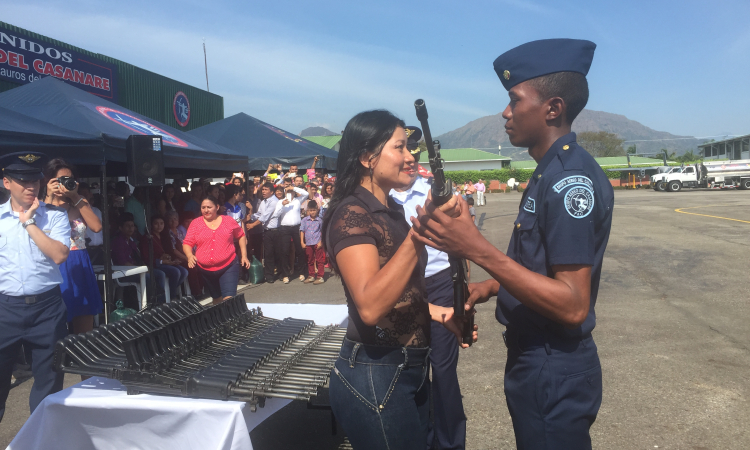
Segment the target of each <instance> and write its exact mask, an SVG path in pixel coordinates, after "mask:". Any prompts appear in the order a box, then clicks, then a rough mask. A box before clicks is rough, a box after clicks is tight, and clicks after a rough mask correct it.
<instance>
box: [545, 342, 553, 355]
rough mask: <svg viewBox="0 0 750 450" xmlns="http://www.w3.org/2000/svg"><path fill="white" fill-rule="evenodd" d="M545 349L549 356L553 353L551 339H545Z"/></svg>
mask: <svg viewBox="0 0 750 450" xmlns="http://www.w3.org/2000/svg"><path fill="white" fill-rule="evenodd" d="M544 351H546V352H547V356H549V355H551V354H552V348H551V347H550V345H549V340H546V341H544Z"/></svg>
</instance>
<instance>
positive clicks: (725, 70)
mask: <svg viewBox="0 0 750 450" xmlns="http://www.w3.org/2000/svg"><path fill="white" fill-rule="evenodd" d="M747 17H750V2H748V1H747V0H719V1H713V2H706V1H695V0H681V1H679V2H678V1H659V0H657V1H653V0H651V1H640V0H634V1H628V2H622V1H619V2H610V1H567V2H556V1H551V0H547V1H541V0H538V1H523V0H495V1H471V2H468V1H460V2H459V1H443V0H430V1H427V0H412V1H402V2H392V1H387V0H379V1H370V2H356V1H355V2H352V1H340V2H339V1H325V0H320V1H317V2H310V1H286V0H274V1H264V2H259V1H252V0H250V1H248V0H246V1H225V0H218V1H217V0H213V1H201V2H199V1H195V0H182V1H177V2H172V1H169V2H167V1H158V0H152V1H142V0H129V1H117V2H112V1H106V2H102V1H92V0H88V1H86V0H66V1H65V2H59V1H54V2H53V1H49V2H47V1H37V0H25V1H23V2H18V1H13V2H11V1H8V0H0V20H2V21H5V22H9V23H12V24H14V25H17V26H20V27H23V28H27V29H30V30H32V31H35V32H38V33H41V34H44V35H47V36H50V37H53V38H56V39H59V40H61V41H64V42H67V43H70V44H73V45H77V46H79V47H82V48H85V49H87V50H91V51H95V52H98V53H102V54H105V55H108V56H111V57H114V58H117V59H120V60H123V61H126V62H129V63H131V64H134V65H137V66H139V67H142V68H145V69H148V70H151V71H154V72H157V73H159V74H162V75H165V76H168V77H171V78H174V79H177V80H180V81H183V82H186V83H189V84H192V85H194V86H198V87H203V88H205V75H204V70H203V50H202V46H201V44H202V38H204V37H205V39H206V45H207V48H208V64H209V81H210V86H211V91H212V92H215V93H218V94H220V95H222V96H223V97H224V105H225V115H226V116H229V115H232V114H235V113H237V112H246V113H248V114H250V115H252V116H255V117H257V118H259V119H261V120H264V121H266V122H269V123H272V124H274V125H276V126H278V127H281V128H284V129H286V130H288V131H291V132H293V133H299V132H300V131H301V130H302V129H303V128H305V127H308V126H313V125H319V126H324V127H326V128H329V129H331V130H333V131H336V132H338V131H340V130H342V129H343V128H344V126H345V125H346V122H347V120H348V119H349V118H351V117H352V116H353V115H354V114H356V113H357V112H359V111H363V110H367V109H373V108H387V109H389V110H391V111H393V112H394V113H396V114H397V115H399V116H400V117H402V118H403V119H405V120H406V121H407V123H416V117H415V116H414V109H413V107H412V104H413V101H414V99H416V98H420V97H421V98H424V99H425V100H426V102H427V105H428V109H429V111H430V121H431V122H430V123H431V127H432V130H433V134H434V135H438V134H441V133H444V132H447V131H451V130H453V129H455V128H458V127H460V126H463V125H465V124H466V123H467V122H469V121H471V120H474V119H477V118H479V117H482V116H486V115H490V114H496V113H498V112H500V111H501V110H502V109H503V108H504V107H505V104H506V103H507V94H506V92H505V91H504V89H503V88H502V85H501V84H500V82H499V81H498V79H497V77H496V75H495V73H494V71H493V70H492V62H493V60H494V59H495V58H496V57H497V56H498V55H499V54H501V53H502V52H504V51H506V50H508V49H510V48H512V47H514V46H516V45H519V44H522V43H524V42H527V41H530V40H535V39H544V38H553V37H567V38H583V39H590V40H592V41H594V42H596V44H597V45H598V47H597V50H596V54H595V57H594V62H593V65H592V67H591V71H590V72H589V84H590V89H591V97H590V100H589V104H588V108H590V109H594V110H600V111H607V112H611V113H617V114H623V115H625V116H627V117H628V118H630V119H633V120H637V121H639V122H641V123H643V124H644V125H646V126H649V127H651V128H654V129H656V130H660V131H668V132H671V133H674V134H680V135H690V136H714V135H723V134H748V133H750V121H749V120H748V117H750V114H748V113H747V112H746V108H747V102H748V99H749V98H750V83H749V82H748V77H749V75H750V58H748V55H750V27H748V26H747V25H746V24H744V25H743V22H742V21H743V20H745V22H746V18H747Z"/></svg>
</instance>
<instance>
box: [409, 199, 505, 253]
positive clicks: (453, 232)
mask: <svg viewBox="0 0 750 450" xmlns="http://www.w3.org/2000/svg"><path fill="white" fill-rule="evenodd" d="M417 215H418V217H416V218H414V217H412V218H411V220H412V231H411V233H412V234H413V235H414V238H415V239H416V240H418V241H419V242H421V243H423V244H425V245H429V246H430V247H433V248H436V249H438V250H441V251H444V252H446V253H448V254H450V255H453V256H458V257H461V258H465V259H469V260H471V259H472V256H474V255H476V254H478V253H479V252H480V251H481V250H482V248H483V247H484V246H490V247H491V244H490V243H489V242H487V240H486V239H485V238H484V236H482V233H480V232H479V229H478V228H477V227H476V226H475V225H474V221H473V220H472V219H471V216H470V215H469V205H468V204H467V203H466V200H464V199H463V198H461V197H460V196H455V195H454V196H453V198H452V199H450V200H449V201H448V202H447V203H445V204H444V205H442V206H441V207H440V208H439V209H438V208H436V207H435V204H434V203H432V200H431V197H428V199H427V202H425V206H424V208H422V207H421V206H417ZM452 216H455V218H454V217H452Z"/></svg>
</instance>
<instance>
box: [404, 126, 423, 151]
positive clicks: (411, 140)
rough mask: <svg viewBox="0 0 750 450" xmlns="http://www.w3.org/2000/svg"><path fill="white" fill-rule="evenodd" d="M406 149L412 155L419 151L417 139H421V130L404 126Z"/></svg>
mask: <svg viewBox="0 0 750 450" xmlns="http://www.w3.org/2000/svg"><path fill="white" fill-rule="evenodd" d="M405 130H406V149H407V150H409V152H411V154H412V155H416V154H417V153H419V151H420V150H419V140H420V139H422V130H420V129H419V128H417V127H406V128H405Z"/></svg>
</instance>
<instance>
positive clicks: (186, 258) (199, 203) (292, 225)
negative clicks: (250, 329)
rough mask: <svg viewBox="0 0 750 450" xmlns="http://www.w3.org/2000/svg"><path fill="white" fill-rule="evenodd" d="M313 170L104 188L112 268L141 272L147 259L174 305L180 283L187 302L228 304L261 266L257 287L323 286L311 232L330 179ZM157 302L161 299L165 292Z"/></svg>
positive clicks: (316, 237)
mask: <svg viewBox="0 0 750 450" xmlns="http://www.w3.org/2000/svg"><path fill="white" fill-rule="evenodd" d="M316 163H317V160H316V161H315V162H314V163H313V166H312V167H311V168H310V169H307V170H305V171H301V170H299V169H298V167H297V166H296V165H291V166H290V167H289V169H288V170H286V171H285V170H284V168H282V166H281V165H280V164H277V165H269V166H268V169H267V170H266V172H265V173H264V174H263V175H256V176H253V177H252V178H251V179H249V180H245V179H244V177H243V175H242V174H233V176H232V177H231V178H227V179H225V180H224V182H220V183H212V181H211V180H210V179H206V178H200V179H197V180H175V181H174V182H173V183H170V184H166V185H164V186H162V187H153V188H144V187H136V188H135V189H132V191H131V187H130V186H129V185H128V184H127V183H126V182H124V181H119V182H116V183H115V182H110V183H111V184H110V186H109V193H110V197H109V205H110V208H109V218H110V224H111V226H110V230H109V232H110V233H111V236H112V255H111V257H112V262H113V263H114V264H115V265H142V264H145V263H146V262H147V261H148V259H151V260H152V261H153V264H154V276H155V281H156V285H157V286H163V285H164V284H165V283H166V284H167V285H168V286H169V291H170V295H171V296H172V297H176V296H178V295H180V292H181V289H180V286H181V285H182V284H183V283H184V282H185V281H186V280H187V283H188V285H189V286H190V290H191V292H192V294H193V295H196V296H201V294H204V295H208V296H210V297H211V298H213V299H214V301H222V300H223V299H224V298H227V297H231V296H234V295H235V294H236V290H237V284H238V283H248V282H249V281H251V280H250V271H249V267H250V264H251V263H252V262H253V261H254V260H257V261H258V262H257V263H256V264H259V263H260V264H263V266H264V280H260V281H265V282H267V283H274V282H275V281H277V280H278V281H281V282H283V283H285V284H286V283H290V282H291V281H292V280H295V279H298V280H299V281H301V282H305V283H311V284H321V283H323V282H324V277H323V274H324V268H325V266H326V260H325V252H324V251H323V250H322V247H321V244H320V232H319V227H317V225H316V224H318V223H319V222H320V221H321V217H322V216H323V215H324V214H325V211H326V209H327V207H328V202H329V201H330V199H331V196H332V195H333V186H334V183H333V181H334V179H333V178H331V177H330V176H329V175H327V174H324V173H323V172H322V171H321V170H319V169H317V170H316V169H315V164H316ZM147 189H151V190H150V191H147ZM147 199H148V200H147ZM147 201H150V203H151V205H150V206H151V211H152V218H151V223H150V224H147V223H146V212H145V211H146V203H147ZM305 218H307V220H305V221H304V222H303V219H305ZM316 227H317V228H316ZM149 236H150V241H151V242H149ZM150 248H153V254H152V253H151V251H150V250H149V249H150ZM125 281H129V280H125ZM255 281H258V280H255ZM159 294H160V297H159V298H160V299H163V296H164V290H163V289H160V290H159Z"/></svg>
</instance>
